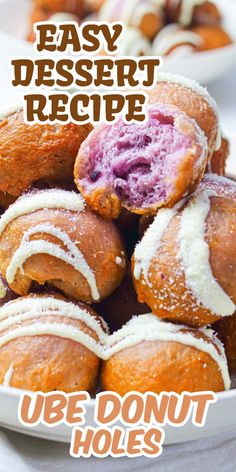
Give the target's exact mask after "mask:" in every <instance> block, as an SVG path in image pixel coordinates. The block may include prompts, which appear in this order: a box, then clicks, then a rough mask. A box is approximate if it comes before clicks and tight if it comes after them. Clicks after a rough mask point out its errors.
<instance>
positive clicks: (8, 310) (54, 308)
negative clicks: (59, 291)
mask: <svg viewBox="0 0 236 472" xmlns="http://www.w3.org/2000/svg"><path fill="white" fill-rule="evenodd" d="M49 316H50V322H49V321H48V317H49ZM53 316H56V317H57V320H56V321H55V322H53V321H52V317H53ZM58 317H64V318H65V317H66V318H68V319H70V320H71V324H65V323H60V322H59V320H58ZM38 318H40V321H39V320H38ZM42 318H45V321H42ZM73 320H76V321H77V320H79V321H81V322H82V323H84V324H85V325H87V327H88V328H90V330H92V332H94V333H95V334H96V337H97V340H96V339H94V338H93V337H91V336H90V335H89V334H88V333H86V332H84V331H82V330H81V329H79V328H78V327H75V326H74V325H73ZM29 322H30V323H29ZM24 323H26V324H24ZM44 335H49V336H55V337H59V338H63V339H68V340H71V341H73V342H75V343H77V344H80V345H83V346H84V347H85V348H87V349H88V350H89V351H90V352H93V353H94V354H95V355H96V356H97V357H98V358H100V359H101V360H103V361H106V360H108V359H110V358H111V356H113V355H115V354H116V353H118V352H120V351H122V350H124V349H128V348H130V347H132V346H135V345H137V344H139V343H141V342H143V341H146V342H149V341H163V342H177V343H180V344H183V345H187V346H191V347H194V348H196V349H198V350H200V351H203V352H205V353H206V354H208V355H209V356H210V357H211V358H212V359H213V360H214V361H215V362H216V363H217V364H218V366H219V370H220V372H221V375H222V379H223V382H224V386H225V389H226V390H228V389H229V388H230V378H229V373H228V367H227V361H226V357H225V353H224V348H223V345H222V344H221V343H220V341H219V340H218V339H217V338H216V337H215V335H214V332H213V331H212V330H211V329H207V328H202V329H199V330H196V329H189V330H188V329H187V328H186V326H183V325H179V326H177V325H173V324H171V323H166V322H163V321H160V320H159V319H158V318H157V317H155V316H153V315H152V314H147V315H140V316H137V317H134V318H132V319H131V321H129V322H128V323H127V324H126V325H124V326H123V327H122V328H121V329H120V330H118V331H117V332H115V333H113V334H112V335H109V333H108V332H107V329H106V325H105V324H104V322H103V321H102V319H97V318H95V317H94V316H92V315H91V313H89V312H88V311H87V310H86V308H85V307H83V308H81V307H80V306H78V305H75V304H74V303H72V302H69V301H64V300H60V299H57V298H54V297H51V296H47V297H37V296H28V297H26V298H21V299H18V300H16V301H11V302H9V303H7V304H6V305H4V306H3V307H2V308H0V349H1V347H3V346H5V345H6V344H8V343H10V342H11V341H14V340H16V339H18V338H21V337H35V336H44ZM13 376H14V363H13V362H12V363H11V364H10V366H9V369H8V371H7V372H6V374H5V378H4V385H10V382H11V379H12V378H13Z"/></svg>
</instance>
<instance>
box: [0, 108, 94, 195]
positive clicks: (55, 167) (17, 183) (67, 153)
mask: <svg viewBox="0 0 236 472" xmlns="http://www.w3.org/2000/svg"><path fill="white" fill-rule="evenodd" d="M91 130H92V125H90V124H87V125H82V126H79V125H76V124H73V123H70V124H68V125H64V126H63V125H59V124H55V125H44V126H41V125H39V124H33V125H30V126H29V125H27V124H25V123H24V116H23V109H22V103H21V102H16V103H12V105H10V106H9V107H8V108H7V109H3V110H1V111H0V191H1V192H4V193H7V194H9V195H12V196H15V197H17V196H19V195H21V194H22V193H23V192H24V191H25V190H26V189H27V188H28V187H30V186H32V184H33V183H34V182H36V181H38V180H40V179H46V180H54V181H56V180H66V179H67V180H68V181H70V182H71V180H72V178H71V176H72V173H73V166H74V162H75V158H76V155H77V153H78V149H79V147H80V145H81V143H82V142H83V140H84V139H85V138H86V137H87V136H88V134H89V133H90V131H91Z"/></svg>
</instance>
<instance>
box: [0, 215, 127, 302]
mask: <svg viewBox="0 0 236 472" xmlns="http://www.w3.org/2000/svg"><path fill="white" fill-rule="evenodd" d="M45 223H46V224H49V225H50V224H51V225H54V226H55V227H57V228H60V229H61V230H62V231H64V232H66V233H67V234H68V236H69V237H70V238H71V240H72V241H73V242H74V243H75V244H76V245H77V247H78V248H79V249H80V251H81V252H82V254H83V256H84V258H85V260H86V261H87V263H88V265H89V266H90V268H91V270H92V271H93V273H94V274H95V277H96V283H97V288H98V291H99V294H100V299H103V298H105V297H107V296H108V295H110V293H112V292H113V290H115V289H116V288H117V287H118V285H119V284H120V283H121V281H122V279H123V277H124V275H125V255H124V257H122V256H121V253H122V251H124V252H125V249H124V246H123V242H122V240H121V237H120V234H119V232H118V230H117V228H116V226H115V225H114V224H113V223H111V222H108V221H105V220H103V219H102V218H101V217H99V216H97V215H95V214H94V213H92V212H91V211H89V210H88V209H87V210H85V211H83V212H81V213H76V212H70V211H66V210H52V209H47V210H39V211H36V212H34V213H32V214H29V215H24V216H20V217H19V218H17V219H15V220H14V221H13V222H12V223H10V224H9V225H8V226H7V228H6V229H5V231H4V232H3V234H2V237H1V238H0V270H1V272H2V274H3V277H6V270H7V267H8V265H9V263H10V261H11V259H12V257H13V255H14V253H15V251H16V250H17V248H18V247H19V245H20V242H21V239H22V237H23V235H24V233H25V232H26V231H27V230H29V229H30V228H32V227H34V226H36V225H38V224H45ZM35 239H40V240H42V239H45V240H46V241H49V242H52V243H56V244H58V245H60V246H62V243H60V242H59V240H57V238H55V237H54V236H51V235H48V234H45V233H43V234H42V233H41V234H37V235H34V236H32V237H31V240H35ZM62 247H63V246H62ZM116 257H121V258H122V259H123V262H124V263H123V264H117V263H116ZM32 281H35V282H37V283H38V284H40V285H43V284H45V283H46V282H48V283H50V284H51V286H54V287H56V288H58V289H59V290H61V291H62V292H63V293H64V294H65V295H67V296H68V297H70V298H73V299H76V300H82V301H84V302H88V303H92V302H94V301H95V300H94V299H93V297H92V294H91V289H90V287H89V285H88V282H87V281H86V279H85V278H84V276H83V275H82V274H81V273H80V272H78V271H76V270H75V269H74V268H73V267H72V266H71V265H69V264H66V263H65V262H63V261H62V260H61V259H57V258H55V257H53V256H50V255H48V254H36V255H33V256H31V257H30V258H29V259H27V261H26V262H25V264H24V274H22V273H21V272H20V271H19V270H18V272H17V274H16V278H15V280H14V282H12V283H11V284H10V288H11V289H12V290H13V291H14V292H16V293H17V294H18V295H26V294H27V293H29V291H30V287H31V283H32Z"/></svg>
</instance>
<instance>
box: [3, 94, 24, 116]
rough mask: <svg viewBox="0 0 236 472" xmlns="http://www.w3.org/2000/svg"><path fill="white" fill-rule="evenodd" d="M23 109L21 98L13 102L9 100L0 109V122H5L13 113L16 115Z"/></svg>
mask: <svg viewBox="0 0 236 472" xmlns="http://www.w3.org/2000/svg"><path fill="white" fill-rule="evenodd" d="M22 109H23V99H22V97H16V98H15V99H14V100H11V101H10V102H9V103H8V104H7V105H4V106H3V107H2V108H1V109H0V121H3V120H5V119H6V118H8V116H10V115H12V114H13V113H17V112H18V111H21V110H22Z"/></svg>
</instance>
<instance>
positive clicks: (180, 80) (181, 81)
mask: <svg viewBox="0 0 236 472" xmlns="http://www.w3.org/2000/svg"><path fill="white" fill-rule="evenodd" d="M157 82H166V83H170V84H177V85H180V86H183V87H186V88H187V89H190V90H192V91H193V92H195V93H196V94H198V95H200V96H202V97H203V98H204V100H206V102H207V103H208V104H209V105H210V107H211V108H212V110H213V111H214V113H215V116H216V119H217V123H218V129H217V137H216V145H215V151H218V150H219V149H220V148H221V142H222V131H221V126H220V119H219V111H218V107H217V104H216V101H215V100H214V98H213V97H212V96H211V95H210V94H209V92H208V90H207V89H206V87H202V86H201V85H200V84H199V83H198V82H196V81H195V80H191V79H188V78H187V77H182V76H181V75H177V74H169V73H165V72H159V74H158V77H157Z"/></svg>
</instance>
